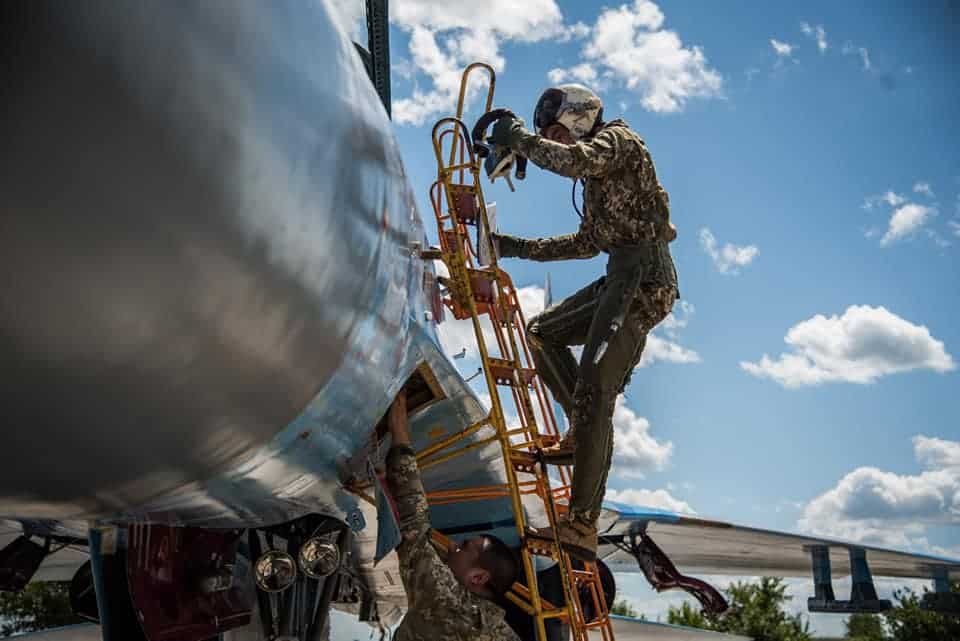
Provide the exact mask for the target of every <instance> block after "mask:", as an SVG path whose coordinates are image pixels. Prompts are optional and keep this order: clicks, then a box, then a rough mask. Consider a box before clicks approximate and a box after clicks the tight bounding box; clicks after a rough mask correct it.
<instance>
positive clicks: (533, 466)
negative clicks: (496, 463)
mask: <svg viewBox="0 0 960 641" xmlns="http://www.w3.org/2000/svg"><path fill="white" fill-rule="evenodd" d="M510 462H511V463H513V467H514V469H516V470H517V471H518V472H526V473H528V474H536V473H537V457H536V456H534V455H533V454H531V453H530V452H525V451H523V450H511V451H510Z"/></svg>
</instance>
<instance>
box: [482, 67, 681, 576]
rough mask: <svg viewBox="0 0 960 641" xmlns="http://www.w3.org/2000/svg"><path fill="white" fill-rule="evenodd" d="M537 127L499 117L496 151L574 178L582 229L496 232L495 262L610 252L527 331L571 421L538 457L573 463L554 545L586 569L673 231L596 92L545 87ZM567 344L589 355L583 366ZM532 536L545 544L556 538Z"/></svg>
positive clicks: (665, 303) (625, 129)
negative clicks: (617, 422)
mask: <svg viewBox="0 0 960 641" xmlns="http://www.w3.org/2000/svg"><path fill="white" fill-rule="evenodd" d="M533 124H534V128H535V129H536V133H533V132H530V131H528V130H527V129H525V128H524V122H523V120H521V119H519V118H516V117H512V116H508V117H505V118H502V119H500V120H498V121H497V123H496V124H495V125H494V128H493V131H492V138H493V142H494V143H496V144H499V145H503V146H506V147H509V148H510V149H512V150H514V151H515V152H517V153H518V154H520V155H522V156H526V157H527V158H529V159H530V160H531V161H533V163H534V164H536V165H537V166H539V167H542V168H543V169H547V170H549V171H552V172H554V173H556V174H560V175H561V176H566V177H567V178H572V179H573V189H574V190H576V188H577V184H578V182H579V183H580V184H581V185H582V187H583V211H582V212H581V211H580V210H577V213H578V214H579V215H580V219H581V220H580V228H579V230H578V231H577V232H576V233H573V234H566V235H563V236H556V237H552V238H538V239H525V238H517V237H514V236H507V235H495V236H494V240H495V242H496V244H497V249H498V253H499V255H500V256H501V257H519V258H526V259H529V260H537V261H551V260H569V259H584V258H592V257H593V256H596V255H597V254H599V253H600V252H604V253H606V254H607V267H606V275H605V276H604V277H601V278H599V279H598V280H596V281H594V282H593V283H591V284H590V285H587V286H586V287H584V288H583V289H581V290H580V291H578V292H576V293H575V294H573V295H572V296H570V297H569V298H567V299H565V300H563V301H562V302H560V303H559V304H557V305H555V306H553V307H551V308H550V309H547V310H546V311H544V312H543V313H542V314H539V315H538V316H535V317H534V318H532V319H530V321H529V323H528V324H527V339H528V342H529V344H530V347H531V350H532V352H533V359H534V362H535V364H536V366H537V371H538V373H539V374H540V376H541V377H542V378H543V380H544V382H545V383H546V384H547V386H548V387H549V388H550V391H551V392H552V393H553V396H554V398H555V399H556V400H557V401H558V402H559V403H560V405H561V406H562V407H563V410H564V412H565V413H566V415H567V417H568V418H569V425H570V429H569V430H567V433H566V434H565V435H564V437H563V439H561V440H560V442H559V443H558V444H556V445H555V446H553V447H550V448H546V449H545V450H544V456H545V457H546V459H547V461H548V462H550V463H554V464H570V463H571V462H572V463H573V464H574V473H573V481H572V484H573V489H572V496H571V499H570V506H569V508H570V509H569V511H568V513H567V515H566V516H565V518H564V519H563V520H562V521H560V523H559V524H558V529H559V531H558V536H559V539H560V543H561V545H562V546H563V547H564V549H566V550H567V551H568V552H569V553H570V554H572V555H574V556H576V557H578V558H581V559H583V560H588V561H589V560H592V559H593V558H595V556H596V549H597V529H596V522H597V518H598V517H599V515H600V506H601V504H602V502H603V495H604V492H605V490H606V482H607V473H608V471H609V469H610V461H611V457H612V454H613V411H614V404H615V402H616V399H617V395H618V394H620V393H621V392H622V391H623V390H624V388H625V387H626V386H627V383H628V382H629V379H630V373H631V372H632V371H633V368H634V367H636V366H637V364H638V363H639V361H640V355H641V353H642V352H643V347H644V344H645V343H646V340H647V334H648V333H649V332H650V330H652V329H653V328H654V326H656V325H657V323H659V322H660V321H662V320H663V319H664V318H666V316H667V315H668V314H669V313H670V311H671V309H672V308H673V304H674V302H675V301H676V300H677V298H678V286H677V273H676V270H675V268H674V264H673V259H672V258H671V256H670V249H669V246H668V244H669V243H670V242H671V241H673V239H674V238H676V235H677V232H676V228H674V226H673V225H672V224H671V223H670V206H669V199H668V196H667V192H666V191H664V189H663V187H661V186H660V183H659V181H658V180H657V172H656V169H655V168H654V165H653V159H652V158H651V157H650V152H649V151H648V150H647V147H646V144H645V143H644V141H643V139H642V138H640V136H639V135H637V133H636V132H634V131H633V130H631V129H630V127H629V126H628V125H627V123H626V122H624V121H623V120H619V119H618V120H613V121H610V122H604V120H603V104H602V103H601V101H600V98H599V97H598V96H597V95H596V94H595V93H594V92H593V91H591V90H590V89H588V88H586V87H584V86H582V85H577V84H568V85H560V86H557V87H552V88H550V89H547V90H546V91H544V92H543V94H542V95H541V96H540V99H539V100H538V101H537V106H536V109H535V111H534V116H533ZM575 193H576V191H574V194H575ZM574 207H576V198H574ZM571 345H583V346H584V349H583V353H582V355H581V357H580V361H579V364H578V363H577V361H576V359H575V358H574V355H573V353H572V352H571V350H570V346H571ZM532 536H534V537H535V538H536V537H539V538H548V539H551V540H552V538H553V532H552V531H551V530H550V529H549V528H544V529H541V530H539V531H537V532H536V533H534V534H532Z"/></svg>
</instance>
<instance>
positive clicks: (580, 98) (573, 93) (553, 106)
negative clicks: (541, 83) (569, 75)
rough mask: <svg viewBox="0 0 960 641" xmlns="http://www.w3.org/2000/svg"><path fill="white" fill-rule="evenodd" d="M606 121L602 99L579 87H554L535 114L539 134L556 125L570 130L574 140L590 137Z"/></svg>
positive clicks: (570, 85) (543, 94)
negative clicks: (594, 129)
mask: <svg viewBox="0 0 960 641" xmlns="http://www.w3.org/2000/svg"><path fill="white" fill-rule="evenodd" d="M602 117H603V102H602V101H601V100H600V97H599V96H598V95H597V94H595V93H593V92H592V91H590V90H589V89H587V88H586V87H584V86H583V85H578V84H569V85H559V86H557V87H550V88H549V89H547V90H546V91H544V92H543V93H542V94H541V95H540V99H539V100H538V101H537V107H536V109H535V110H534V112H533V126H534V127H536V129H537V133H538V134H543V130H544V129H546V128H547V127H549V126H550V125H552V124H554V123H560V124H561V125H563V126H564V127H566V128H567V129H568V130H569V131H570V134H571V135H572V136H573V138H574V140H580V139H581V138H583V137H584V136H586V135H588V134H589V133H590V132H591V131H593V128H594V127H595V126H596V125H597V123H598V122H600V120H601V118H602Z"/></svg>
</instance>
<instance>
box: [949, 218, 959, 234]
mask: <svg viewBox="0 0 960 641" xmlns="http://www.w3.org/2000/svg"><path fill="white" fill-rule="evenodd" d="M947 227H949V228H950V231H951V232H953V235H954V236H957V237H960V223H958V222H957V221H955V220H951V221H948V222H947Z"/></svg>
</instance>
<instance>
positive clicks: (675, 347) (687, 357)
mask: <svg viewBox="0 0 960 641" xmlns="http://www.w3.org/2000/svg"><path fill="white" fill-rule="evenodd" d="M657 362H664V363H678V364H681V365H684V364H688V363H699V362H700V354H698V353H697V352H695V351H694V350H692V349H688V348H686V347H684V346H683V345H680V344H679V343H676V342H674V341H672V340H669V339H666V338H662V337H660V336H658V335H657V334H648V335H647V344H646V346H645V347H644V349H643V355H642V356H641V357H640V364H639V365H638V366H637V367H647V366H648V365H653V364H654V363H657Z"/></svg>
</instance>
